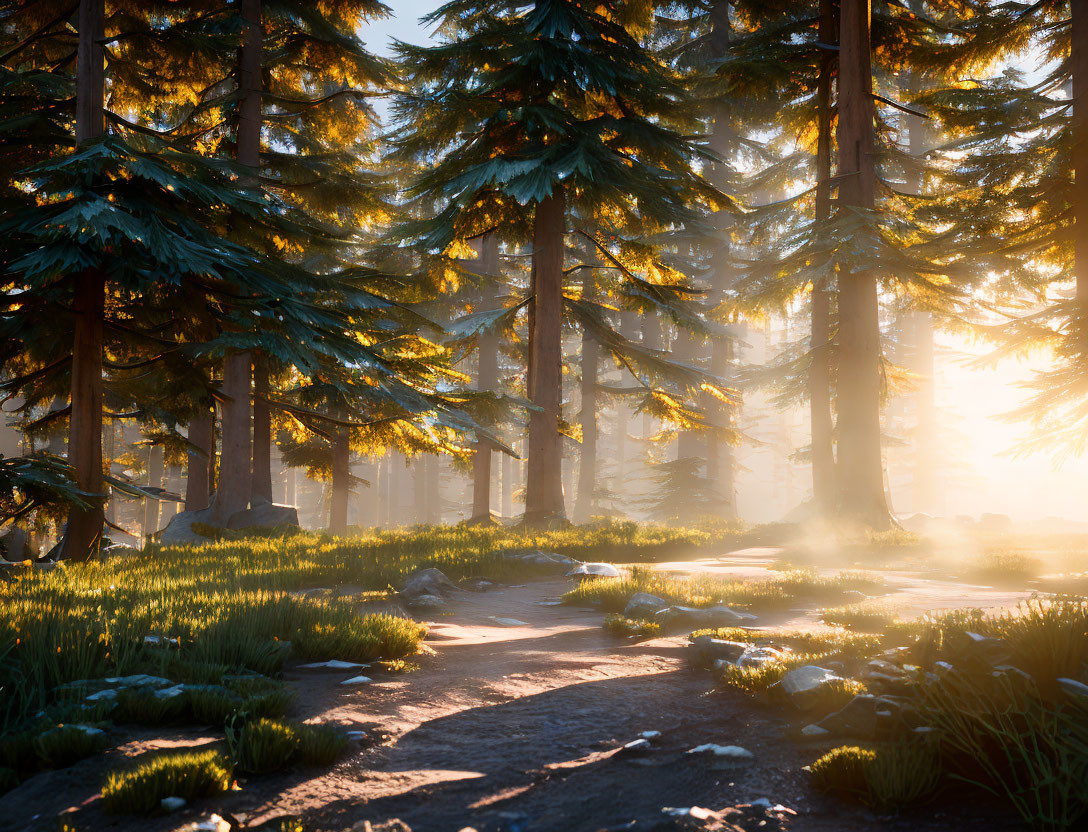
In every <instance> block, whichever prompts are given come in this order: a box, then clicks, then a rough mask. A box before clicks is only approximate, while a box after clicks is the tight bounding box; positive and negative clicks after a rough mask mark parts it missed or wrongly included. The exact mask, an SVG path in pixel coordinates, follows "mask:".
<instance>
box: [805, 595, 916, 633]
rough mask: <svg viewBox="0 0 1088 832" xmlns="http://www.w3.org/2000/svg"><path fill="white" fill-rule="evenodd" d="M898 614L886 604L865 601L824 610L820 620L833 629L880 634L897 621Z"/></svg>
mask: <svg viewBox="0 0 1088 832" xmlns="http://www.w3.org/2000/svg"><path fill="white" fill-rule="evenodd" d="M896 618H897V616H896V612H895V610H894V609H892V608H891V607H889V606H886V605H884V604H872V603H869V602H867V601H863V602H861V603H860V604H847V605H846V606H843V607H832V608H831V609H826V610H822V611H821V612H820V619H821V620H822V621H823V622H824V624H827V625H829V626H831V627H846V628H847V629H850V630H858V631H860V632H863V633H879V632H882V631H883V630H885V629H886V628H887V627H888V626H889V625H891V624H893V623H894V622H895V621H896Z"/></svg>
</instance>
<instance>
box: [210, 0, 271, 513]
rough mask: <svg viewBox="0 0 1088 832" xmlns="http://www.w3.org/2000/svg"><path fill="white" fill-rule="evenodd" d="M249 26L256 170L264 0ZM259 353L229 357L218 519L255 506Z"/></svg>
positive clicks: (244, 71)
mask: <svg viewBox="0 0 1088 832" xmlns="http://www.w3.org/2000/svg"><path fill="white" fill-rule="evenodd" d="M241 10H242V20H243V22H244V26H245V30H244V34H243V38H242V48H241V49H240V50H239V51H238V95H239V102H238V128H237V129H238V133H237V142H238V144H237V149H236V152H237V157H238V162H239V163H241V164H242V165H245V166H246V167H249V168H252V169H253V170H254V175H256V171H257V168H258V167H259V166H260V164H261V45H262V41H263V38H264V24H263V21H262V16H261V13H262V10H261V0H241ZM252 381H253V356H252V355H251V354H250V353H249V352H239V353H233V354H230V355H227V356H226V357H225V358H224V359H223V388H222V391H223V394H224V397H225V398H226V401H224V403H223V414H222V428H221V430H222V435H223V438H222V451H221V453H220V458H219V487H218V489H217V490H216V498H215V505H214V508H215V522H217V523H223V524H225V523H226V522H227V521H228V520H229V519H230V516H231V515H232V514H234V513H235V512H237V511H242V510H243V509H245V508H247V507H248V506H249V500H250V496H251V489H252V486H253V461H252V460H253V439H252V424H251V422H252V418H251V417H252V413H253V407H252V401H251V393H250V385H251V384H252Z"/></svg>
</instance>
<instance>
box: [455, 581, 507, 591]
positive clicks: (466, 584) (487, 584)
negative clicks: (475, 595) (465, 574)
mask: <svg viewBox="0 0 1088 832" xmlns="http://www.w3.org/2000/svg"><path fill="white" fill-rule="evenodd" d="M459 586H460V587H461V589H467V590H468V591H469V592H487V591H488V590H490V589H494V588H495V587H497V586H498V584H497V583H495V582H494V581H489V580H487V579H486V578H465V579H464V580H463V581H461V583H460V584H459Z"/></svg>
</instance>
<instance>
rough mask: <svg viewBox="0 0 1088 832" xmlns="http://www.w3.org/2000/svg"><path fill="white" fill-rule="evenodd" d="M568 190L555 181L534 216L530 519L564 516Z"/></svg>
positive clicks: (541, 520) (527, 517) (543, 520)
mask: <svg viewBox="0 0 1088 832" xmlns="http://www.w3.org/2000/svg"><path fill="white" fill-rule="evenodd" d="M565 230H566V195H565V193H564V191H563V188H562V186H561V185H555V186H554V188H553V190H552V193H551V195H550V196H549V197H547V198H546V199H544V200H542V201H541V202H539V203H537V206H536V217H535V219H534V221H533V284H534V286H533V290H534V293H533V321H532V335H531V340H530V343H529V376H530V378H531V379H532V387H531V388H530V394H529V398H530V401H532V403H533V404H534V405H536V408H537V409H534V410H533V411H532V412H531V413H530V415H529V471H528V481H527V483H526V489H525V522H526V523H527V524H532V525H537V524H546V523H549V522H553V521H556V520H562V519H564V518H565V516H566V512H565V509H564V506H563V479H562V462H563V440H562V436H561V435H560V433H559V418H560V408H561V402H562V380H563V376H562V370H563V367H562V364H563V356H562V322H563V239H564V232H565Z"/></svg>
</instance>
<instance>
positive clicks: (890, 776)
mask: <svg viewBox="0 0 1088 832" xmlns="http://www.w3.org/2000/svg"><path fill="white" fill-rule="evenodd" d="M809 773H810V775H811V777H812V785H813V787H814V788H816V789H818V790H820V791H825V792H831V793H833V794H839V795H844V796H849V797H854V798H856V799H858V800H860V801H861V802H862V803H865V804H866V805H867V806H870V807H872V808H874V809H877V810H878V811H883V812H887V811H895V810H898V809H902V808H907V807H911V806H916V805H917V804H918V803H919V802H921V801H923V800H925V799H927V798H929V797H931V796H932V795H933V794H934V793H935V792H936V790H937V788H938V786H939V785H940V782H941V767H940V760H939V758H938V754H937V751H936V747H935V745H933V744H931V743H927V742H919V741H911V742H907V741H903V742H893V743H884V744H881V745H878V746H874V747H872V748H861V747H859V746H841V747H839V748H834V749H832V750H831V751H829V752H827V753H826V754H824V755H823V756H822V757H820V758H819V759H818V760H816V761H815V762H814V763H812V765H811V766H809Z"/></svg>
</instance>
